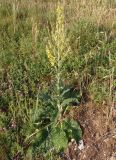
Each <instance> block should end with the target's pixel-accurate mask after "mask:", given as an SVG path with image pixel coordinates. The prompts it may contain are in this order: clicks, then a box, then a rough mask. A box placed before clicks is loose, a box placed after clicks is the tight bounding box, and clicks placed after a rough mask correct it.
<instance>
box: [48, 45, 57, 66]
mask: <svg viewBox="0 0 116 160" xmlns="http://www.w3.org/2000/svg"><path fill="white" fill-rule="evenodd" d="M46 52H47V55H48V59H49V61H50V63H51V65H52V66H54V65H55V63H56V58H55V56H54V55H53V53H52V52H51V50H50V49H49V48H48V46H46Z"/></svg>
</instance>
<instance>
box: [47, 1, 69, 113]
mask: <svg viewBox="0 0 116 160" xmlns="http://www.w3.org/2000/svg"><path fill="white" fill-rule="evenodd" d="M69 51H70V47H69V45H68V38H66V31H65V20H64V6H63V5H62V4H61V3H60V2H59V3H58V6H57V9H56V27H55V31H52V32H51V38H50V40H49V41H48V44H47V46H46V52H47V56H48V59H49V62H50V63H51V66H52V67H53V68H54V69H55V71H56V88H57V107H58V110H59V113H61V112H62V105H61V102H60V97H61V95H60V94H61V93H60V88H61V86H60V84H61V83H60V82H61V75H62V66H63V61H64V60H65V57H66V56H67V54H68V53H69Z"/></svg>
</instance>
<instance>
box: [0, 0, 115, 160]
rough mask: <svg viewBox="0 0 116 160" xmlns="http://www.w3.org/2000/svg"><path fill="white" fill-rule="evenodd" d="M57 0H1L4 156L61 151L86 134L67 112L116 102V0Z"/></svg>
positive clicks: (47, 155) (0, 151) (0, 149)
mask: <svg viewBox="0 0 116 160" xmlns="http://www.w3.org/2000/svg"><path fill="white" fill-rule="evenodd" d="M57 2H58V1H57V0H0V159H1V160H37V159H40V160H41V159H45V160H52V159H53V160H55V159H56V160H58V159H59V160H60V159H63V158H62V156H61V155H62V154H61V153H63V152H64V150H65V149H66V148H67V145H68V141H70V140H71V139H75V140H76V141H77V143H78V142H79V140H80V139H82V129H81V127H80V125H79V123H78V121H75V120H74V119H73V117H72V118H68V116H67V113H68V112H70V111H71V110H72V109H73V108H75V107H76V108H78V107H81V105H83V104H86V103H87V102H91V103H92V104H94V105H101V104H105V105H109V106H110V107H109V109H108V111H107V112H108V113H107V114H108V115H110V114H111V111H112V108H113V105H114V103H115V89H116V81H115V79H116V68H115V67H116V21H115V20H116V3H115V1H113V0H91V1H90V0H63V1H61V3H60V2H59V3H57ZM67 124H68V125H67ZM59 143H60V145H59Z"/></svg>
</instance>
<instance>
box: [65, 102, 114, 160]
mask: <svg viewBox="0 0 116 160" xmlns="http://www.w3.org/2000/svg"><path fill="white" fill-rule="evenodd" d="M109 107H110V106H108V105H103V106H102V105H101V106H93V105H92V103H90V102H89V103H87V104H86V105H83V106H82V107H79V108H80V109H79V110H77V109H74V110H73V113H72V114H73V117H74V118H75V119H76V120H78V121H79V123H80V125H81V127H82V128H83V141H84V149H82V150H79V149H78V145H76V144H75V142H71V143H70V144H69V149H68V151H67V154H68V158H67V159H69V160H115V159H116V130H115V128H116V126H115V121H116V116H115V115H116V114H115V110H114V107H113V110H112V112H111V113H112V114H108V113H109Z"/></svg>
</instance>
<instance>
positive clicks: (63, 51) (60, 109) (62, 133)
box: [46, 2, 82, 150]
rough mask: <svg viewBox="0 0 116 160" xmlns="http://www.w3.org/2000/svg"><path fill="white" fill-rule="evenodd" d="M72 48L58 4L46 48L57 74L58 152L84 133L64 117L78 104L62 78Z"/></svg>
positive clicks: (54, 132)
mask: <svg viewBox="0 0 116 160" xmlns="http://www.w3.org/2000/svg"><path fill="white" fill-rule="evenodd" d="M70 52H71V48H70V45H69V39H68V38H67V36H66V31H65V18H64V7H63V5H62V3H60V2H59V3H58V6H57V10H56V27H55V30H52V31H51V36H50V38H49V40H48V44H47V46H46V53H47V56H48V60H49V62H50V64H51V69H53V70H54V72H55V77H56V78H55V85H54V86H55V89H54V90H55V96H54V97H55V98H54V99H55V103H54V105H55V106H56V114H55V115H56V116H55V118H54V119H53V121H52V127H51V139H52V141H53V144H54V146H55V149H56V150H63V149H65V148H66V147H67V145H68V140H69V139H71V138H74V139H75V140H76V141H78V140H79V139H81V136H82V131H81V128H80V126H79V125H78V123H77V122H76V121H74V120H73V119H70V120H69V119H68V118H66V117H64V113H65V111H66V110H67V108H68V107H69V105H70V104H71V103H72V102H77V103H78V98H77V97H73V98H71V97H68V98H66V96H65V95H66V94H67V92H69V90H70V89H69V88H68V89H64V86H63V82H62V76H63V69H64V68H63V65H64V61H65V59H66V57H68V56H69V54H70Z"/></svg>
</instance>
